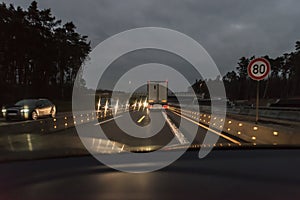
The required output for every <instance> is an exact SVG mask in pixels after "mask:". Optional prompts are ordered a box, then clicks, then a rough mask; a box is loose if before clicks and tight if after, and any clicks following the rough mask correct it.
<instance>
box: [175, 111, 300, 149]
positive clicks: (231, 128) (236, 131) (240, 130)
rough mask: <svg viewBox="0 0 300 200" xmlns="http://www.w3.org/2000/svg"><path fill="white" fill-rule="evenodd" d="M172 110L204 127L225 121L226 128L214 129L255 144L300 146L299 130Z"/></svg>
mask: <svg viewBox="0 0 300 200" xmlns="http://www.w3.org/2000/svg"><path fill="white" fill-rule="evenodd" d="M170 110H172V111H174V112H178V113H181V114H182V115H184V116H186V117H189V118H190V119H192V120H194V121H196V122H198V123H201V124H203V125H206V126H207V127H208V126H211V127H213V126H212V125H213V124H215V123H216V122H218V121H220V120H223V121H222V122H224V126H222V127H213V129H217V130H218V131H220V132H225V133H227V134H229V135H232V136H234V137H238V138H241V139H243V140H245V141H246V142H249V143H254V144H271V145H276V144H300V134H299V133H298V131H297V130H295V129H293V128H289V127H284V126H279V125H265V124H255V123H254V122H248V121H243V120H237V119H233V118H230V117H228V116H227V117H226V119H224V118H221V117H219V116H214V117H213V118H212V116H211V114H209V113H203V112H201V113H200V112H196V111H194V110H187V109H184V108H181V109H180V108H177V107H170Z"/></svg>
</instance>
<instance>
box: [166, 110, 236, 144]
mask: <svg viewBox="0 0 300 200" xmlns="http://www.w3.org/2000/svg"><path fill="white" fill-rule="evenodd" d="M172 112H173V113H174V114H176V115H178V116H179V117H183V118H184V119H186V120H188V121H190V122H192V123H194V124H196V125H198V126H200V127H202V128H204V129H206V130H208V131H210V132H213V133H215V134H217V135H219V136H221V137H222V138H224V139H226V140H229V141H231V142H233V143H235V144H238V145H240V144H241V143H240V142H239V141H237V140H235V139H232V138H230V137H228V136H226V135H224V134H222V133H219V132H218V131H215V130H213V129H211V128H208V127H206V126H204V125H203V124H200V123H198V122H195V121H193V120H191V119H190V118H188V117H186V116H183V115H180V114H178V113H177V112H175V111H172Z"/></svg>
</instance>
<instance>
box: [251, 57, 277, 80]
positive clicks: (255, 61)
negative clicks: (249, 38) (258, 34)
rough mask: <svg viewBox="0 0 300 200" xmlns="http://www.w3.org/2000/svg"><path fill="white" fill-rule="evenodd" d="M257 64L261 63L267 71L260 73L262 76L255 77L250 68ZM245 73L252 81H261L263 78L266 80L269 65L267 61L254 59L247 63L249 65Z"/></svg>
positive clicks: (269, 69) (269, 68)
mask: <svg viewBox="0 0 300 200" xmlns="http://www.w3.org/2000/svg"><path fill="white" fill-rule="evenodd" d="M257 62H262V63H264V64H265V66H266V68H267V69H266V70H265V71H264V73H262V75H260V76H256V75H255V74H254V73H253V71H252V70H251V69H252V67H253V66H254V65H256V63H257ZM247 71H248V75H249V76H250V78H252V79H253V80H256V81H260V80H263V79H264V78H266V77H267V76H268V74H269V73H270V71H271V65H270V63H269V61H268V60H266V59H264V58H256V59H254V60H252V61H251V62H250V63H249V65H248V67H247Z"/></svg>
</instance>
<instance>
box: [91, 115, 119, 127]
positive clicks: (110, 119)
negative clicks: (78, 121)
mask: <svg viewBox="0 0 300 200" xmlns="http://www.w3.org/2000/svg"><path fill="white" fill-rule="evenodd" d="M122 116H123V115H119V116H116V117H114V118H111V119H108V120H105V121H102V122H99V123H96V124H94V125H95V126H97V125H101V124H104V123H106V122H109V121H112V120H115V119H117V118H119V117H122Z"/></svg>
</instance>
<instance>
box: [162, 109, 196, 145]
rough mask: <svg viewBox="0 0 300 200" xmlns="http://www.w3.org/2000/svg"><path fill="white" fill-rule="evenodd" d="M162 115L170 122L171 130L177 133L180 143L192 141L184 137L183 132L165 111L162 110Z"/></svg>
mask: <svg viewBox="0 0 300 200" xmlns="http://www.w3.org/2000/svg"><path fill="white" fill-rule="evenodd" d="M162 115H163V116H164V118H165V120H166V122H167V123H168V125H169V127H170V128H171V131H172V132H173V134H174V135H175V137H176V139H177V140H178V141H179V142H180V144H190V142H189V141H188V140H187V139H186V138H185V137H184V135H183V134H182V132H181V131H180V130H179V129H178V128H177V127H176V126H175V124H173V123H172V122H171V120H170V118H169V117H168V116H167V114H166V113H165V112H162Z"/></svg>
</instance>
